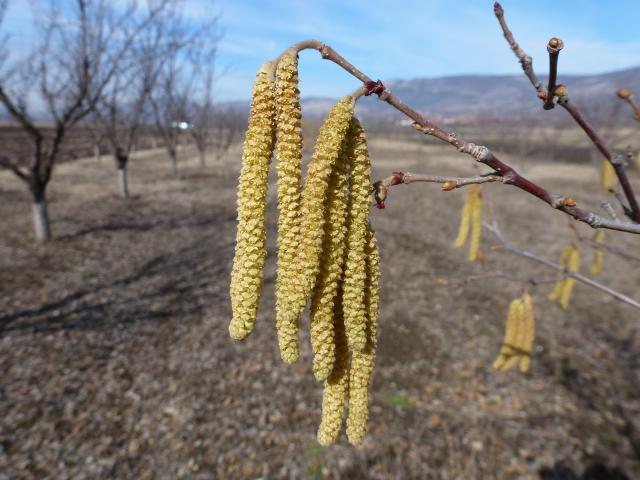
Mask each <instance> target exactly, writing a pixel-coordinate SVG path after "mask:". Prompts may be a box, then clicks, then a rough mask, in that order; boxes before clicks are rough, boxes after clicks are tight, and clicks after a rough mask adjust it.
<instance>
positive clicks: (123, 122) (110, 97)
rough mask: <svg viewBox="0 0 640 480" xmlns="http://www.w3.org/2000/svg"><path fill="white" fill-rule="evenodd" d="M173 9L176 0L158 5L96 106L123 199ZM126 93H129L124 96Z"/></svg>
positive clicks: (125, 195)
mask: <svg viewBox="0 0 640 480" xmlns="http://www.w3.org/2000/svg"><path fill="white" fill-rule="evenodd" d="M174 6H175V2H174V1H173V0H168V1H166V2H164V3H163V4H161V5H159V6H156V9H157V10H156V12H155V15H154V17H153V20H152V21H150V22H149V24H148V25H147V27H146V28H145V29H144V30H142V31H141V32H139V33H138V35H137V37H136V40H135V41H134V42H133V44H132V45H131V48H130V51H129V52H128V54H127V55H126V56H125V57H123V58H122V59H121V63H120V65H119V66H118V68H117V69H116V71H115V73H114V75H113V80H112V82H111V83H110V84H109V85H108V87H107V88H106V89H105V90H104V92H103V94H102V95H101V97H100V98H99V100H98V102H96V104H95V105H94V109H93V114H94V117H95V119H96V122H97V124H98V125H99V126H100V128H99V129H100V130H101V131H102V132H104V136H105V138H106V140H107V141H108V142H109V144H110V146H111V152H112V155H113V158H114V160H115V163H116V168H117V171H118V184H119V191H120V194H121V196H122V197H123V198H128V197H129V182H128V173H127V165H128V161H129V157H130V154H131V152H132V150H133V149H134V146H135V142H136V139H137V137H138V134H139V132H140V128H141V127H142V124H143V122H144V120H145V113H146V106H147V104H148V100H149V95H150V93H151V90H152V88H153V86H154V85H155V83H156V81H157V80H158V75H159V73H160V70H161V67H162V63H161V62H160V61H156V60H155V59H156V58H160V59H161V58H162V57H163V51H165V50H166V49H167V47H166V46H165V45H163V41H164V40H165V38H164V37H165V35H164V33H165V32H164V22H165V20H166V18H167V17H166V15H165V14H166V13H167V12H170V11H172V9H173V8H174ZM159 8H161V9H162V11H160V10H159ZM134 28H135V27H134ZM169 48H171V47H169ZM125 91H126V92H127V94H123V92H125Z"/></svg>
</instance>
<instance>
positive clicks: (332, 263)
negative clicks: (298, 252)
mask: <svg viewBox="0 0 640 480" xmlns="http://www.w3.org/2000/svg"><path fill="white" fill-rule="evenodd" d="M349 167H350V166H349V158H348V156H347V153H346V150H344V149H343V152H342V154H341V156H340V158H339V159H338V162H337V163H336V166H335V170H334V171H333V173H332V174H331V179H330V181H329V190H328V198H327V213H326V218H327V221H326V222H325V226H324V240H323V245H322V257H321V260H320V265H321V266H320V274H319V276H318V281H317V283H316V286H315V288H314V292H313V297H312V301H311V346H312V348H313V354H314V356H313V373H314V375H315V377H316V379H317V380H325V379H326V378H327V377H328V376H329V374H330V373H331V371H332V369H333V364H334V361H335V344H334V326H333V324H334V312H335V311H336V307H335V305H336V303H337V301H338V299H337V298H336V295H337V292H338V287H339V284H340V282H341V281H342V274H343V268H344V258H345V249H346V231H347V229H346V219H347V195H346V187H347V175H348V171H349ZM340 314H341V315H342V304H340ZM341 321H342V320H341ZM343 330H344V327H343Z"/></svg>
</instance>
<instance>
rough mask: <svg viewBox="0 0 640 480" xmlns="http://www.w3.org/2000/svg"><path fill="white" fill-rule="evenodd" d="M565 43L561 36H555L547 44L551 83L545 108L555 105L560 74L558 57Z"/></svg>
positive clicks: (549, 108) (548, 108)
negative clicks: (554, 100) (557, 80)
mask: <svg viewBox="0 0 640 480" xmlns="http://www.w3.org/2000/svg"><path fill="white" fill-rule="evenodd" d="M563 46H564V43H562V40H560V39H559V38H556V37H553V38H551V39H550V40H549V43H548V44H547V52H549V84H548V86H547V99H546V100H545V102H544V105H543V108H544V109H545V110H551V109H552V108H553V107H555V104H554V103H553V99H554V97H555V91H556V79H557V76H558V57H559V56H560V50H562V47H563Z"/></svg>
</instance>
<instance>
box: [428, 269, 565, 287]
mask: <svg viewBox="0 0 640 480" xmlns="http://www.w3.org/2000/svg"><path fill="white" fill-rule="evenodd" d="M487 278H500V279H503V280H507V281H509V282H514V283H524V284H527V285H533V286H536V285H545V284H551V283H556V282H557V281H558V279H557V278H556V277H553V278H541V279H537V278H524V277H516V276H514V275H509V274H508V273H504V272H487V273H481V274H478V275H469V276H468V277H464V278H461V279H458V280H456V279H446V278H445V279H442V281H440V282H439V283H443V284H445V285H454V286H459V285H465V284H467V283H469V282H475V281H478V280H485V279H487Z"/></svg>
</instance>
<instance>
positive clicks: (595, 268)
mask: <svg viewBox="0 0 640 480" xmlns="http://www.w3.org/2000/svg"><path fill="white" fill-rule="evenodd" d="M593 241H594V242H595V243H596V244H597V245H598V246H597V248H596V251H595V253H594V255H593V263H592V264H591V274H592V275H594V276H595V275H599V274H600V272H602V265H603V263H604V251H603V250H602V244H603V243H604V230H598V231H597V232H596V233H595V235H594V237H593Z"/></svg>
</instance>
